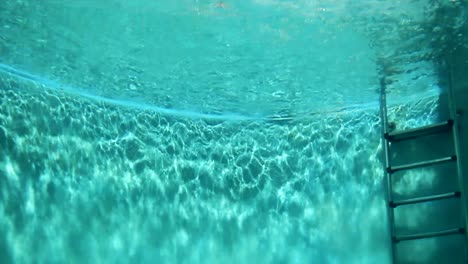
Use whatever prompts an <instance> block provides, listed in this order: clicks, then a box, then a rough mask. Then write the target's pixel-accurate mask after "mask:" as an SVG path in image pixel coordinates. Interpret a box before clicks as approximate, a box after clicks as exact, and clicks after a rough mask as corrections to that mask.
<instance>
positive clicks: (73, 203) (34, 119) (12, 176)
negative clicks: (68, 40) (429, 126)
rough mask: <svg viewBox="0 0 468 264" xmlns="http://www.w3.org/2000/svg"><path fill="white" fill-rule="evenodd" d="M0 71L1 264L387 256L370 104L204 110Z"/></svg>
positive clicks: (429, 103) (430, 102)
mask: <svg viewBox="0 0 468 264" xmlns="http://www.w3.org/2000/svg"><path fill="white" fill-rule="evenodd" d="M1 80H2V83H1V86H2V89H1V90H0V91H1V92H0V100H1V102H2V104H1V108H0V110H1V111H0V113H1V115H2V116H1V118H0V143H1V144H2V146H3V147H4V151H2V155H1V156H0V164H1V167H0V168H1V170H0V172H1V173H2V177H1V181H2V182H1V186H2V187H1V194H2V196H1V197H2V201H3V202H2V204H1V205H0V206H1V207H0V213H1V215H0V219H1V221H0V230H1V231H2V232H1V233H2V237H1V241H2V243H3V244H2V245H1V248H2V252H3V256H2V257H3V259H5V260H7V262H8V260H11V261H13V260H14V261H15V262H30V261H32V260H37V261H39V262H48V263H51V262H52V263H53V262H63V261H71V262H109V263H128V262H137V263H141V262H144V263H152V262H160V263H239V262H259V263H303V262H304V261H306V262H315V261H317V262H319V263H343V262H346V263H375V261H378V262H385V261H386V260H388V257H389V256H388V254H389V252H388V248H389V245H388V239H387V232H386V224H385V222H386V218H385V217H386V216H385V202H384V196H383V189H382V188H383V185H382V177H383V171H382V164H381V161H380V157H381V150H380V148H379V147H378V146H379V141H380V128H379V118H378V111H377V109H374V110H372V111H355V112H343V113H338V114H335V115H332V114H330V115H327V116H317V117H313V118H310V119H308V120H304V121H297V122H293V123H286V124H282V123H272V122H270V123H269V122H265V121H244V122H241V121H236V122H235V121H231V122H226V121H224V122H222V121H207V120H203V119H200V120H196V119H187V118H178V117H172V116H164V115H161V114H158V113H155V112H152V111H145V110H137V109H128V108H123V107H118V106H113V105H109V104H104V103H97V102H94V101H89V100H86V99H83V98H80V97H76V96H69V95H67V94H66V93H59V92H50V91H49V92H47V91H46V92H44V90H43V88H41V87H40V85H39V87H37V86H38V85H37V84H34V83H31V82H24V81H18V80H17V79H16V78H14V77H13V78H12V77H10V76H5V75H2V78H1ZM435 102H436V101H435V99H434V98H432V99H431V98H429V99H426V100H425V101H424V100H423V101H422V102H421V103H419V106H421V104H422V105H424V106H425V107H424V108H422V109H423V110H420V111H423V112H425V110H426V109H433V108H434V107H436V104H435ZM416 105H418V104H416ZM409 109H411V111H406V112H405V111H404V110H402V109H400V110H399V112H398V113H404V114H408V112H409V113H412V114H413V115H414V117H413V118H409V119H408V120H413V121H414V120H419V121H416V122H429V121H431V119H432V118H434V116H431V115H430V112H429V113H426V114H422V115H421V113H417V112H415V111H416V110H417V109H418V108H417V107H409ZM416 117H417V119H416ZM421 117H423V119H421ZM424 117H425V118H426V119H425V120H424ZM421 120H424V121H421ZM413 257H414V256H413ZM418 257H419V256H418Z"/></svg>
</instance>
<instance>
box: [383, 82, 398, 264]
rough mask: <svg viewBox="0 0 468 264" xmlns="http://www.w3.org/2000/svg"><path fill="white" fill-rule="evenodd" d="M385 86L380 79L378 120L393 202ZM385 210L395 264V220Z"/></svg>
mask: <svg viewBox="0 0 468 264" xmlns="http://www.w3.org/2000/svg"><path fill="white" fill-rule="evenodd" d="M386 94H387V93H386V85H385V79H384V78H383V77H382V78H381V79H380V100H379V101H380V115H381V117H380V120H381V123H382V145H383V153H384V166H385V167H384V168H385V179H384V182H385V183H386V188H385V189H386V196H387V201H393V197H392V193H393V190H392V178H391V174H392V173H391V172H389V171H388V170H387V168H389V167H390V153H389V149H390V142H389V140H388V138H387V137H386V136H385V135H387V134H388V120H387V95H386ZM385 207H386V208H387V216H388V217H387V218H388V230H389V232H390V241H389V242H390V245H391V250H392V252H391V260H390V261H391V263H395V260H396V256H395V254H396V248H395V247H396V244H395V242H394V241H393V238H394V237H395V218H394V212H393V208H392V207H390V206H389V205H388V204H386V205H385Z"/></svg>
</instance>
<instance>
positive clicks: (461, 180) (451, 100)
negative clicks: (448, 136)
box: [447, 54, 468, 262]
mask: <svg viewBox="0 0 468 264" xmlns="http://www.w3.org/2000/svg"><path fill="white" fill-rule="evenodd" d="M452 56H453V54H452ZM449 65H450V68H449V76H448V77H449V83H448V85H449V87H448V98H447V99H448V106H449V112H450V117H451V118H452V119H453V121H454V124H453V129H452V136H453V144H454V149H455V155H456V156H457V161H456V162H457V180H458V186H459V191H460V196H461V197H460V207H461V208H460V209H461V213H462V217H463V227H464V228H465V234H464V238H465V239H464V240H465V261H466V262H468V232H467V228H468V211H467V210H468V208H467V202H468V201H467V200H466V199H467V197H466V195H467V194H466V189H465V187H466V185H465V184H466V182H465V181H466V179H465V175H464V174H463V169H462V164H461V163H462V161H463V158H462V156H461V151H460V125H459V121H460V115H459V113H457V108H456V103H455V94H454V89H455V88H454V86H453V64H452V63H450V64H449Z"/></svg>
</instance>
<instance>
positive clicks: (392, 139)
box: [380, 79, 468, 263]
mask: <svg viewBox="0 0 468 264" xmlns="http://www.w3.org/2000/svg"><path fill="white" fill-rule="evenodd" d="M380 84H381V91H380V113H381V120H382V130H383V136H382V139H383V151H384V163H385V164H384V165H385V182H386V185H387V186H386V189H387V190H386V191H387V215H388V223H389V231H390V236H391V244H392V263H398V262H397V256H396V244H398V243H400V242H403V241H408V240H417V239H426V238H434V237H441V236H449V235H463V236H464V240H465V253H464V254H465V262H464V263H468V261H467V260H468V259H467V257H468V256H467V254H468V252H467V251H466V247H467V243H468V237H467V232H466V228H467V222H468V220H467V212H466V204H465V198H466V197H465V195H467V194H466V193H465V190H464V187H463V186H465V185H464V180H465V179H464V178H463V173H462V167H461V160H460V141H459V139H460V135H459V133H460V131H459V125H458V116H457V113H456V111H455V108H454V105H453V98H454V97H453V94H452V91H450V93H449V96H448V98H449V99H448V100H449V106H450V116H451V117H450V119H449V120H446V121H444V122H440V123H437V124H432V125H428V126H423V127H418V128H413V129H408V130H403V131H395V132H393V131H389V123H388V119H387V102H386V91H385V90H386V89H385V80H384V79H381V82H380ZM447 132H448V133H450V135H451V136H450V137H451V138H452V139H453V144H454V146H453V147H454V148H453V149H454V154H453V155H450V156H445V157H440V158H436V159H430V160H424V161H419V162H414V163H409V164H404V165H398V166H395V165H393V164H392V160H391V151H392V144H393V143H397V142H402V141H410V140H415V139H418V138H421V137H424V136H429V135H435V134H440V133H447ZM450 162H454V163H456V168H457V174H458V175H457V188H458V189H456V190H453V191H452V192H448V193H439V194H435V195H429V196H422V197H415V198H410V199H402V200H397V199H394V197H393V187H392V175H393V174H394V173H396V172H399V171H405V170H411V169H416V168H423V167H429V166H434V165H437V164H442V163H450ZM443 199H460V204H461V206H460V207H461V215H462V217H463V223H462V226H459V227H457V228H452V229H445V230H437V231H430V232H423V233H414V234H410V235H398V234H396V231H395V218H394V210H395V209H396V208H397V207H400V206H405V205H410V204H422V203H428V202H433V201H437V200H443Z"/></svg>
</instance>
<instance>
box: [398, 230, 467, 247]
mask: <svg viewBox="0 0 468 264" xmlns="http://www.w3.org/2000/svg"><path fill="white" fill-rule="evenodd" d="M464 233H465V228H462V227H461V228H454V229H448V230H443V231H437V232H428V233H421V234H414V235H406V236H396V237H393V243H398V242H400V241H405V240H415V239H423V238H431V237H440V236H449V235H458V234H464Z"/></svg>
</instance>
